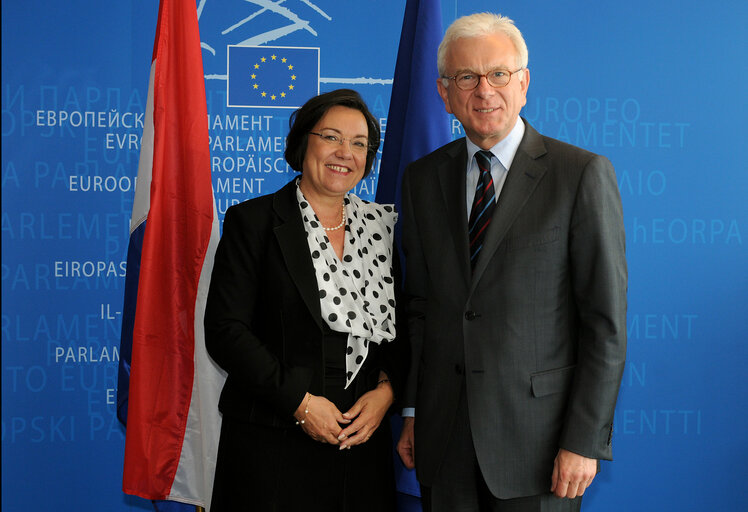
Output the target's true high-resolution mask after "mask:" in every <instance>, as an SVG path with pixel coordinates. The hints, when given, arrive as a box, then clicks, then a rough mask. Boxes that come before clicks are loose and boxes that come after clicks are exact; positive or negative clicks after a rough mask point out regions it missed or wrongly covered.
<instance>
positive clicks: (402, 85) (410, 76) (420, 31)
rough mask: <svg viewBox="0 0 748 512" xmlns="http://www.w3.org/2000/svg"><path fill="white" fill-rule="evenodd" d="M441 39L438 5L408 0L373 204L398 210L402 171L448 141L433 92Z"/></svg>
mask: <svg viewBox="0 0 748 512" xmlns="http://www.w3.org/2000/svg"><path fill="white" fill-rule="evenodd" d="M442 36H443V31H442V16H441V6H440V3H439V0H408V2H407V4H406V6H405V16H404V18H403V29H402V32H401V34H400V46H399V48H398V51H397V64H396V65H395V78H394V82H393V84H392V97H391V98H390V110H389V113H388V115H387V130H386V132H385V137H384V147H383V149H382V164H381V167H380V171H379V178H378V181H377V194H376V200H377V202H380V203H395V204H396V205H398V206H399V205H400V184H401V182H402V177H403V171H404V170H405V167H406V166H407V165H408V164H409V163H411V162H413V161H414V160H417V159H419V158H421V157H422V156H424V155H427V154H429V153H430V152H432V151H434V150H435V149H436V148H438V147H440V146H443V145H444V144H446V143H447V142H450V141H451V140H452V135H451V133H450V128H449V126H450V118H449V115H448V114H447V112H446V110H445V109H444V103H443V102H442V99H441V97H440V96H439V93H438V92H437V88H436V80H437V78H438V77H439V72H438V71H437V68H436V51H437V48H438V47H439V43H440V42H441V39H442Z"/></svg>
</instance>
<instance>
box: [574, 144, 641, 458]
mask: <svg viewBox="0 0 748 512" xmlns="http://www.w3.org/2000/svg"><path fill="white" fill-rule="evenodd" d="M569 258H570V265H571V279H572V286H573V297H574V300H575V302H576V306H577V312H578V319H579V329H578V333H579V334H578V352H577V368H576V372H575V377H574V384H573V388H572V392H571V395H570V398H569V405H568V408H567V415H566V421H565V424H564V426H563V430H562V433H561V440H560V447H561V448H565V449H567V450H569V451H572V452H575V453H578V454H580V455H584V456H586V457H590V458H595V459H608V460H610V459H611V458H612V452H611V436H612V430H613V414H614V410H615V405H616V400H617V397H618V391H619V387H620V383H621V376H622V374H623V368H624V363H625V359H626V292H627V268H626V258H625V235H624V227H623V211H622V206H621V198H620V195H619V192H618V186H617V184H616V179H615V173H614V171H613V166H612V165H611V163H610V162H609V161H608V159H606V158H605V157H602V156H599V155H595V156H593V157H592V158H591V159H590V160H589V161H588V163H587V164H586V166H585V168H584V170H583V174H582V176H581V180H580V184H579V187H578V190H577V194H576V198H575V203H574V207H573V211H572V217H571V227H570V241H569Z"/></svg>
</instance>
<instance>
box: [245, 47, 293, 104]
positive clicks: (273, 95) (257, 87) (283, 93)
mask: <svg viewBox="0 0 748 512" xmlns="http://www.w3.org/2000/svg"><path fill="white" fill-rule="evenodd" d="M278 59H279V57H278V56H277V55H275V54H273V55H271V56H270V61H271V62H272V61H274V60H278ZM267 61H268V59H267V57H260V62H256V63H255V64H254V65H253V66H252V67H253V69H255V70H259V69H260V65H261V64H265V63H266V62H267ZM280 61H281V63H283V64H285V65H286V66H287V67H288V70H289V72H290V73H291V75H290V77H289V78H290V79H291V82H294V81H295V80H296V74H295V73H294V72H293V64H289V63H288V59H287V58H286V57H280ZM250 78H252V80H253V82H252V89H253V90H257V91H260V96H262V97H263V98H267V97H268V95H269V97H270V99H271V100H272V101H275V100H277V99H278V98H279V97H280V98H285V97H286V96H288V95H289V94H290V93H291V91H293V89H294V84H293V83H289V84H288V92H286V91H280V93H273V92H271V93H268V92H267V91H263V90H261V89H260V84H258V83H257V82H256V81H254V80H257V73H255V72H253V73H252V74H251V75H250Z"/></svg>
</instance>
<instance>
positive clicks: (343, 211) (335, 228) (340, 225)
mask: <svg viewBox="0 0 748 512" xmlns="http://www.w3.org/2000/svg"><path fill="white" fill-rule="evenodd" d="M340 211H341V212H342V215H343V218H342V219H341V220H340V224H338V225H337V226H335V227H334V228H326V227H325V226H322V229H324V230H325V231H337V230H338V229H340V228H342V227H343V226H344V225H345V218H346V217H345V202H343V206H342V207H341V208H340ZM320 224H321V223H320Z"/></svg>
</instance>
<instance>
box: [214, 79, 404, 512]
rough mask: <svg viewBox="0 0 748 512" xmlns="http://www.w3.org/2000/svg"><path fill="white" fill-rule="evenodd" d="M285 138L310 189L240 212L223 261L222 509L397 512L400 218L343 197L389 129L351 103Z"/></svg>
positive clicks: (315, 111) (324, 102)
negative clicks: (394, 447)
mask: <svg viewBox="0 0 748 512" xmlns="http://www.w3.org/2000/svg"><path fill="white" fill-rule="evenodd" d="M290 124H291V128H290V131H289V133H288V138H287V140H286V151H285V157H286V160H287V162H288V163H289V165H290V166H291V167H292V168H293V169H294V170H296V171H298V172H301V176H300V177H299V178H297V179H294V180H292V181H291V182H290V183H289V184H287V185H286V186H285V187H283V188H282V189H280V190H279V191H278V192H276V193H275V194H271V195H268V196H263V197H259V198H256V199H252V200H250V201H246V202H244V203H242V204H239V205H236V206H233V207H231V208H229V210H228V211H227V212H226V217H225V220H224V228H223V238H222V239H221V243H220V245H219V247H218V251H217V253H216V259H215V265H214V269H213V275H212V279H211V286H210V293H209V296H208V305H207V311H206V315H205V328H206V343H207V347H208V351H209V352H210V354H211V356H212V357H213V358H214V359H215V361H216V362H217V363H218V364H219V365H220V366H221V367H222V368H224V369H225V370H226V371H227V373H228V378H227V380H226V384H225V386H224V388H223V392H222V394H221V401H220V405H219V408H220V410H221V412H222V414H223V426H222V429H221V439H220V445H219V451H218V461H217V468H216V476H215V483H214V491H213V501H212V506H211V510H212V511H213V512H220V511H224V510H230V511H237V510H257V511H262V512H266V511H291V510H294V511H298V510H305V511H309V510H320V511H325V512H330V511H356V512H359V511H368V510H371V511H377V512H382V511H388V510H394V483H393V476H392V461H391V436H390V432H389V422H388V421H383V419H385V418H384V417H385V413H386V412H387V410H388V409H389V408H390V406H391V405H392V403H393V399H394V396H395V391H394V390H396V389H397V386H398V384H399V377H400V376H401V375H402V373H403V371H404V369H405V368H407V363H408V361H407V355H406V354H407V348H405V347H404V343H402V342H397V341H395V342H393V341H394V338H395V333H396V332H395V304H396V302H395V282H396V279H395V273H396V271H395V269H394V268H393V261H394V258H395V256H396V255H393V251H392V233H393V231H394V224H395V221H396V218H397V214H396V213H395V212H394V209H393V208H392V206H389V205H384V206H383V205H376V204H374V203H368V202H366V201H363V200H361V199H359V198H358V197H356V196H355V195H352V194H348V191H349V190H351V189H352V188H354V187H355V186H356V184H357V183H358V182H359V181H360V180H361V179H362V178H363V177H364V176H366V175H367V174H368V173H369V171H370V170H371V167H372V163H373V160H374V156H375V154H376V151H377V148H378V147H379V127H378V125H377V122H376V120H375V119H374V117H373V116H372V115H371V113H370V112H369V110H368V109H367V107H366V105H365V103H364V102H363V100H362V99H361V97H360V96H359V95H358V94H357V93H356V92H354V91H351V90H345V89H341V90H337V91H332V92H329V93H325V94H322V95H320V96H317V97H315V98H312V99H311V100H309V101H308V102H307V103H306V104H305V105H304V106H303V107H301V108H300V109H299V110H297V111H296V112H295V113H294V115H293V116H292V117H291V121H290ZM398 327H399V326H398Z"/></svg>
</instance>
